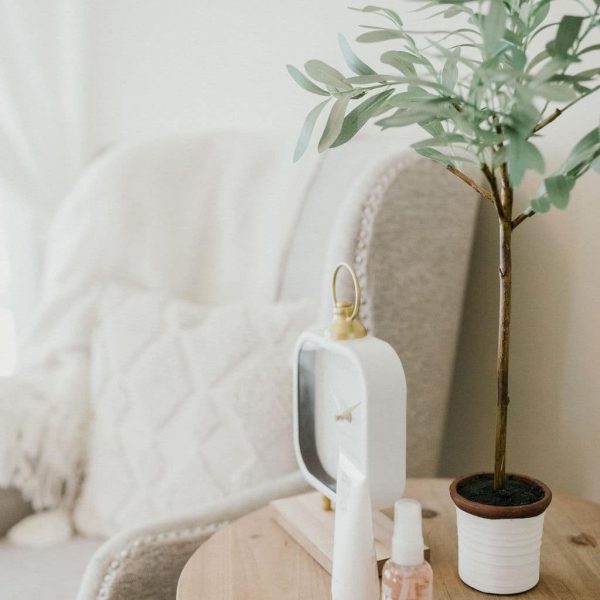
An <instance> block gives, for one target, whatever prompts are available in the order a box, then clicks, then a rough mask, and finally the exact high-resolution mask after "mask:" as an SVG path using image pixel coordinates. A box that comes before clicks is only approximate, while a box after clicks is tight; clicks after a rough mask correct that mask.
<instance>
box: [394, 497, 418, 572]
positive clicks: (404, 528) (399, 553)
mask: <svg viewBox="0 0 600 600" xmlns="http://www.w3.org/2000/svg"><path fill="white" fill-rule="evenodd" d="M424 549H425V545H424V543H423V527H422V525H421V505H420V504H419V502H417V501H416V500H408V499H402V500H398V501H396V504H395V505H394V536H393V538H392V561H393V562H395V563H396V564H398V565H405V566H410V565H420V564H421V563H422V562H423V560H424V558H423V551H424Z"/></svg>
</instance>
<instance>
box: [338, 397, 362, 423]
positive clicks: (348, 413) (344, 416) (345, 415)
mask: <svg viewBox="0 0 600 600" xmlns="http://www.w3.org/2000/svg"><path fill="white" fill-rule="evenodd" d="M359 406H360V402H357V403H356V404H354V405H353V406H351V407H350V408H347V409H346V410H344V411H343V412H341V413H339V414H338V415H335V420H336V421H348V423H352V413H353V412H354V411H355V410H356V409H357V408H358V407H359Z"/></svg>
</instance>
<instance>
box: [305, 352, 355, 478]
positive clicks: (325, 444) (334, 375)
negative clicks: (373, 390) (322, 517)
mask: <svg viewBox="0 0 600 600" xmlns="http://www.w3.org/2000/svg"><path fill="white" fill-rule="evenodd" d="M314 363H315V375H314V377H315V443H316V449H317V455H318V456H319V458H320V460H321V464H322V465H323V468H324V469H325V471H326V472H327V473H328V474H329V475H331V477H334V478H335V476H336V473H337V463H338V456H339V451H340V446H341V447H343V448H344V451H345V453H346V454H347V455H348V457H349V458H351V459H353V460H354V461H355V462H359V460H360V456H359V453H358V452H357V450H358V448H359V447H360V442H359V440H358V436H360V431H361V420H362V417H363V411H364V402H363V399H364V398H363V397H364V394H363V385H362V381H361V379H360V377H359V373H358V372H357V370H356V366H355V365H353V364H352V362H351V361H350V359H349V358H348V357H346V356H342V355H339V354H333V353H332V352H327V351H323V350H321V351H318V350H317V351H315V360H314Z"/></svg>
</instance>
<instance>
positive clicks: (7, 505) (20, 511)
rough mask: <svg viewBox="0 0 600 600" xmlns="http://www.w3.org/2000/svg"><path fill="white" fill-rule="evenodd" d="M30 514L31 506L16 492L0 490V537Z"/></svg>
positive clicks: (13, 490)
mask: <svg viewBox="0 0 600 600" xmlns="http://www.w3.org/2000/svg"><path fill="white" fill-rule="evenodd" d="M30 513H31V505H30V504H29V503H27V502H25V500H23V496H21V493H20V492H19V491H18V490H15V489H12V488H11V489H0V537H2V536H3V535H4V534H5V533H6V532H7V531H8V530H9V529H10V528H11V527H12V526H13V525H14V524H15V523H17V522H19V521H20V520H21V519H22V518H23V517H26V516H27V515H28V514H30Z"/></svg>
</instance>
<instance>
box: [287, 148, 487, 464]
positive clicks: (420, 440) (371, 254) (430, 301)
mask: <svg viewBox="0 0 600 600" xmlns="http://www.w3.org/2000/svg"><path fill="white" fill-rule="evenodd" d="M477 207H478V198H477V197H476V196H475V195H474V194H473V193H471V192H470V191H469V190H468V189H467V188H466V187H465V186H464V185H463V184H462V183H461V182H460V181H458V180H456V179H455V178H454V177H452V176H451V175H450V174H449V173H447V172H446V170H445V169H444V168H443V167H442V166H440V165H437V164H435V163H433V162H431V161H429V160H426V159H423V158H419V157H418V155H416V153H414V152H412V151H404V152H401V153H398V152H394V151H391V150H390V148H389V146H388V145H387V144H385V145H384V144H381V143H378V140H373V139H365V140H360V141H359V142H357V143H355V144H354V146H353V145H352V144H350V145H348V146H347V147H343V148H341V149H339V150H338V149H336V150H335V151H332V152H330V153H329V154H327V155H326V157H325V160H324V161H323V163H322V165H321V167H320V171H319V173H318V176H317V177H316V178H315V180H314V182H313V185H312V187H311V188H310V190H309V192H308V194H307V198H306V201H305V203H304V205H303V212H302V214H301V216H300V221H299V227H298V229H297V231H296V235H295V237H294V241H293V243H292V246H291V249H290V252H289V255H288V262H287V269H286V274H285V278H284V280H283V287H282V290H281V295H282V297H284V298H295V297H299V296H302V295H306V294H310V295H316V294H317V293H320V294H321V298H322V302H321V306H322V311H321V315H320V319H321V321H322V323H323V324H325V323H327V322H328V320H329V319H330V318H331V299H330V295H331V291H330V280H331V273H332V271H333V268H334V266H335V264H336V263H339V262H347V263H349V264H351V265H353V266H354V268H355V270H356V271H357V274H358V277H359V280H360V282H361V287H362V290H363V296H364V302H363V307H362V315H361V316H362V319H363V321H364V322H365V323H366V324H367V326H368V328H369V329H370V331H371V332H372V333H373V334H374V335H377V336H378V337H380V338H382V339H385V340H386V341H388V342H389V343H390V344H391V345H392V346H393V347H394V348H395V349H396V351H397V352H398V354H399V356H400V357H401V359H402V362H403V364H404V368H405V371H406V376H407V382H408V438H407V439H408V449H407V450H408V451H407V457H408V463H407V469H408V473H409V475H411V476H432V475H435V474H436V473H437V469H438V464H439V460H440V452H441V445H442V436H443V427H444V422H445V417H446V412H447V410H448V403H449V395H450V389H451V384H452V375H453V366H454V358H455V350H456V345H457V340H458V332H459V327H460V320H461V314H462V305H463V296H464V289H465V285H466V278H467V271H468V266H469V262H470V255H471V245H472V237H473V231H474V226H475V217H476V212H477ZM347 283H349V281H347ZM346 294H347V295H346V298H348V299H351V298H352V291H351V289H349V288H348V289H347V290H346Z"/></svg>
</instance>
